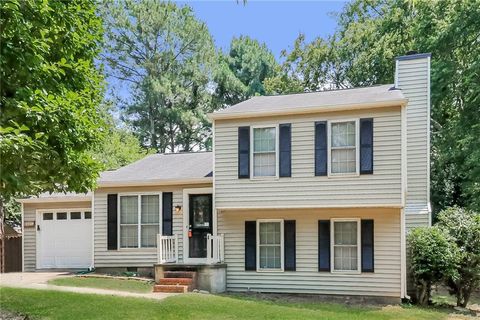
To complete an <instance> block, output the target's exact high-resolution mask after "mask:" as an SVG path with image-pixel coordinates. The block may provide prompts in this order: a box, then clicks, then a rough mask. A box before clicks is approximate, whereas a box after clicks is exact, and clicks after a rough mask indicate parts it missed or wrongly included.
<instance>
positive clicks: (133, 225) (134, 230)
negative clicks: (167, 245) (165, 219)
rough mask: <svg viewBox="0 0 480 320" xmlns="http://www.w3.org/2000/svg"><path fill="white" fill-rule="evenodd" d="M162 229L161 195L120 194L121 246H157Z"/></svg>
mask: <svg viewBox="0 0 480 320" xmlns="http://www.w3.org/2000/svg"><path fill="white" fill-rule="evenodd" d="M159 231H160V196H159V195H158V194H155V195H128V196H120V248H150V247H155V245H156V243H155V241H156V236H157V234H158V233H159Z"/></svg>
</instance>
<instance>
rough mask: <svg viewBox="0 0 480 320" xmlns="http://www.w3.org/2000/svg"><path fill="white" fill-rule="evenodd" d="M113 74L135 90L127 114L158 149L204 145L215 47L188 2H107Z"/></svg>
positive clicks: (109, 62)
mask: <svg viewBox="0 0 480 320" xmlns="http://www.w3.org/2000/svg"><path fill="white" fill-rule="evenodd" d="M102 15H103V16H104V21H105V29H106V35H105V40H106V41H105V47H104V54H103V61H104V63H105V65H106V71H107V75H108V76H110V77H112V79H116V80H117V81H118V82H120V83H121V84H123V85H125V87H126V88H127V89H128V90H130V91H131V93H132V98H131V99H129V100H127V101H124V107H123V110H122V111H123V118H124V120H126V121H127V123H128V124H129V125H131V126H132V128H133V131H134V132H135V133H136V134H137V135H138V136H139V138H140V141H141V143H142V145H144V146H147V147H151V148H153V149H155V150H157V151H158V152H165V151H167V150H168V151H171V152H173V151H177V150H183V151H190V150H192V149H194V148H197V149H204V148H207V147H208V144H209V140H208V137H209V134H210V128H209V123H208V120H207V118H206V112H209V111H211V103H210V99H211V95H210V94H209V92H208V84H209V81H210V80H211V72H212V62H213V61H214V57H215V50H214V46H213V41H212V38H211V36H210V34H209V32H208V30H207V28H206V26H205V24H204V23H202V22H200V21H198V20H197V19H196V18H195V16H194V14H193V12H192V9H191V8H190V7H188V6H177V5H176V4H174V3H171V2H159V1H154V2H152V1H133V0H120V1H109V2H105V3H104V5H103V6H102Z"/></svg>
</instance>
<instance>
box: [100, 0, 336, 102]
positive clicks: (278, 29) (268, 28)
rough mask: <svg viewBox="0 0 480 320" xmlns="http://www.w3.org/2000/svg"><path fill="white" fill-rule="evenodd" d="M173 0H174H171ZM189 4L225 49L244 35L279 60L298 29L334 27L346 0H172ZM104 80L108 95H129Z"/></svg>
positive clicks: (314, 31) (313, 33)
mask: <svg viewBox="0 0 480 320" xmlns="http://www.w3.org/2000/svg"><path fill="white" fill-rule="evenodd" d="M174 1H175V0H174ZM175 2H176V3H177V4H179V5H189V6H190V7H192V9H193V11H194V14H195V16H196V17H197V18H198V19H199V20H201V21H203V22H205V23H206V25H207V27H208V29H209V31H210V33H211V35H212V37H213V39H214V40H215V44H216V46H217V47H219V48H222V49H223V50H224V51H225V52H226V51H227V50H228V48H229V46H230V41H231V40H232V38H233V37H238V36H240V35H248V36H250V37H251V38H253V39H257V40H259V41H260V42H264V43H265V44H266V45H267V47H268V48H270V50H271V51H272V53H273V54H274V55H275V57H276V58H277V59H278V60H279V61H281V59H280V52H281V51H282V50H283V49H287V50H289V49H290V48H291V47H292V45H293V42H294V41H295V39H296V38H297V37H298V35H299V33H303V34H305V36H306V40H307V41H311V40H313V39H314V38H316V37H318V36H321V37H327V36H328V35H330V34H332V33H333V32H334V31H335V28H336V20H335V17H334V16H333V14H334V13H335V12H340V11H341V9H342V8H343V6H344V5H345V3H346V1H339V0H337V1H321V0H317V1H313V0H312V1H280V0H278V1H271V0H263V1H258V0H257V1H255V0H247V2H246V4H244V3H243V0H239V1H238V2H237V1H236V0H214V1H203V0H197V1H193V0H191V1H175ZM107 81H108V87H109V90H108V93H107V94H108V96H110V94H111V92H112V91H115V93H116V95H118V96H120V97H122V98H123V99H128V98H129V96H130V93H129V90H128V86H124V85H122V84H121V83H119V82H118V81H116V80H115V79H113V78H109V79H107Z"/></svg>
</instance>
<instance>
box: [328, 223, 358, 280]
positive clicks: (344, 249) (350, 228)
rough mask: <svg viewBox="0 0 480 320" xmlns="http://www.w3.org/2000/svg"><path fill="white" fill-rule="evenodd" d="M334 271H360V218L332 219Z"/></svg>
mask: <svg viewBox="0 0 480 320" xmlns="http://www.w3.org/2000/svg"><path fill="white" fill-rule="evenodd" d="M332 223H333V228H332V229H333V268H332V270H333V271H359V270H360V268H359V265H360V246H359V242H360V240H359V235H360V224H359V220H344V221H332Z"/></svg>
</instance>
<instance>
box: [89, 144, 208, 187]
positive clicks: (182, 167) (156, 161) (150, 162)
mask: <svg viewBox="0 0 480 320" xmlns="http://www.w3.org/2000/svg"><path fill="white" fill-rule="evenodd" d="M212 171H213V156H212V153H211V152H191V153H171V154H154V155H150V156H147V157H145V158H143V159H141V160H139V161H137V162H134V163H132V164H129V165H127V166H125V167H122V168H119V169H117V170H114V171H105V172H102V174H101V175H100V179H99V181H98V183H99V186H100V187H101V186H106V185H115V184H128V185H133V184H135V183H138V184H140V185H142V184H151V183H158V184H161V183H162V181H169V182H171V181H172V180H178V181H179V182H181V181H182V180H184V181H185V180H198V179H204V178H209V177H211V175H212Z"/></svg>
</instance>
